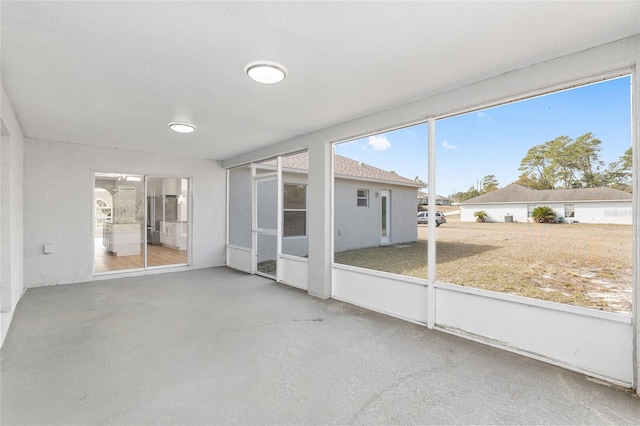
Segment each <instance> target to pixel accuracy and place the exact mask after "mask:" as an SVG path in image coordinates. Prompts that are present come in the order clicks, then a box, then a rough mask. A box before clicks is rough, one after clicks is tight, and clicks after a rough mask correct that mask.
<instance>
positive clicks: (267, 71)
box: [247, 64, 287, 84]
mask: <svg viewBox="0 0 640 426" xmlns="http://www.w3.org/2000/svg"><path fill="white" fill-rule="evenodd" d="M247 75H248V76H249V77H250V78H251V79H252V80H255V81H257V82H258V83H262V84H274V83H279V82H281V81H282V80H284V78H285V77H286V76H287V72H286V71H285V69H284V68H283V67H281V66H280V65H275V64H254V65H250V66H249V67H248V68H247Z"/></svg>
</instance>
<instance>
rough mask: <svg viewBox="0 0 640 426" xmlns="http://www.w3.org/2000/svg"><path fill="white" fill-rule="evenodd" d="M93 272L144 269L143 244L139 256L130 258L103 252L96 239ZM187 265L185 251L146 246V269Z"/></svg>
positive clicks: (159, 246)
mask: <svg viewBox="0 0 640 426" xmlns="http://www.w3.org/2000/svg"><path fill="white" fill-rule="evenodd" d="M96 240H99V241H96V244H95V253H96V258H95V271H96V272H108V271H119V270H124V269H139V268H144V244H141V247H140V254H135V255H131V256H116V255H114V254H112V253H111V252H109V251H107V250H105V248H104V247H103V246H102V238H96ZM186 263H187V251H186V250H175V249H172V248H170V247H166V246H162V245H155V246H154V245H151V244H147V267H153V266H166V265H181V264H186Z"/></svg>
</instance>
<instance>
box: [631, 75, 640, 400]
mask: <svg viewBox="0 0 640 426" xmlns="http://www.w3.org/2000/svg"><path fill="white" fill-rule="evenodd" d="M639 84H640V78H639V77H638V69H637V67H636V66H634V67H633V71H632V74H631V90H632V92H631V123H632V125H631V141H632V147H633V149H632V154H633V155H632V159H633V163H632V164H633V166H632V170H633V176H632V180H631V182H632V187H633V208H632V211H633V277H632V282H633V311H632V318H633V384H632V386H633V387H634V388H635V389H636V393H637V394H638V395H640V386H639V384H638V381H639V380H640V324H639V320H640V289H639V288H638V279H640V273H639V272H638V268H640V247H639V246H640V237H639V236H638V232H640V193H639V191H640V87H638V86H639Z"/></svg>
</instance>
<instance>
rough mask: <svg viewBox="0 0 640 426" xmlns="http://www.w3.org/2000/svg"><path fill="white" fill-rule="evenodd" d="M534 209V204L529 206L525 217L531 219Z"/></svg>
mask: <svg viewBox="0 0 640 426" xmlns="http://www.w3.org/2000/svg"><path fill="white" fill-rule="evenodd" d="M535 208H536V205H535V204H529V205H528V206H527V217H531V215H532V214H533V209H535Z"/></svg>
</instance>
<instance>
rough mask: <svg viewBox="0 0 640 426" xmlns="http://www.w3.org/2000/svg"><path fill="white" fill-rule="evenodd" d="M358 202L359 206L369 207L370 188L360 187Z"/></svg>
mask: <svg viewBox="0 0 640 426" xmlns="http://www.w3.org/2000/svg"><path fill="white" fill-rule="evenodd" d="M357 203H358V207H369V190H368V189H358V196H357Z"/></svg>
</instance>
